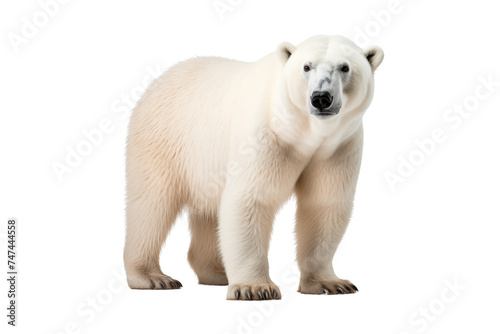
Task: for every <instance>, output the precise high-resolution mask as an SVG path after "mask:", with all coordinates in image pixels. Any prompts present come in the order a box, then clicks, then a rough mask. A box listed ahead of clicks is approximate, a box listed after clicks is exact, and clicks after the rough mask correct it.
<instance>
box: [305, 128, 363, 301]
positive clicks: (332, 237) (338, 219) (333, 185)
mask: <svg viewBox="0 0 500 334" xmlns="http://www.w3.org/2000/svg"><path fill="white" fill-rule="evenodd" d="M361 131H362V130H361V129H360V130H359V131H358V133H357V134H355V135H354V136H353V137H352V138H351V139H349V140H347V141H346V142H344V143H343V144H341V146H340V147H339V148H338V149H337V151H336V152H335V154H334V155H333V156H332V157H330V158H328V159H325V160H316V161H312V162H311V163H310V164H309V165H308V166H307V168H306V169H305V170H304V171H303V173H302V174H301V176H300V178H299V180H298V182H297V185H296V189H295V191H296V195H297V216H296V236H297V262H298V265H299V269H300V272H301V278H300V285H299V289H298V291H299V292H301V293H306V294H323V293H325V292H326V293H328V294H344V293H354V292H356V291H358V289H357V288H356V286H355V285H354V284H352V283H351V282H350V281H348V280H343V279H340V278H338V277H337V275H335V272H334V270H333V265H332V260H333V256H334V254H335V251H336V250H337V247H338V245H339V243H340V240H341V239H342V236H343V235H344V232H345V230H346V228H347V224H348V223H349V219H350V217H351V212H352V208H353V200H354V193H355V189H356V183H357V178H358V173H359V168H360V162H361V151H362V132H361Z"/></svg>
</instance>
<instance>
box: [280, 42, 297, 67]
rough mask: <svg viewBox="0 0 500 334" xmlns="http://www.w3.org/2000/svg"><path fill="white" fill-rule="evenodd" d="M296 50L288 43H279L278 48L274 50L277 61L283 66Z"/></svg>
mask: <svg viewBox="0 0 500 334" xmlns="http://www.w3.org/2000/svg"><path fill="white" fill-rule="evenodd" d="M296 49H297V48H296V47H295V46H294V45H292V44H290V43H288V42H283V43H281V44H280V45H278V48H277V49H276V52H277V53H278V58H279V60H281V62H282V63H283V64H284V63H286V62H287V61H288V58H290V56H291V55H292V53H293V52H294V51H295V50H296Z"/></svg>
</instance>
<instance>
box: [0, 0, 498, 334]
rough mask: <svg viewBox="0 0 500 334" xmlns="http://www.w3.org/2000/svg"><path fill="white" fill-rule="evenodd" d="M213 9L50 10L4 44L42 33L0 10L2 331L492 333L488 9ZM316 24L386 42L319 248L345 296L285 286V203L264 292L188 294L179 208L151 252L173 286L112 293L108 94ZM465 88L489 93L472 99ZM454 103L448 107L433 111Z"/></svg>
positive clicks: (17, 12) (290, 4) (291, 267)
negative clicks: (346, 218)
mask: <svg viewBox="0 0 500 334" xmlns="http://www.w3.org/2000/svg"><path fill="white" fill-rule="evenodd" d="M45 1H47V0H45ZM45 1H43V0H42V2H45ZM226 1H228V3H232V5H231V6H232V7H231V8H232V10H230V11H227V12H225V13H223V15H222V18H223V19H221V17H220V16H219V15H218V13H217V11H216V10H215V9H214V7H213V0H203V1H201V0H199V1H180V0H177V1H168V2H167V1H162V2H160V1H152V0H148V1H144V0H143V1H118V0H114V1H95V0H93V1H89V0H87V1H76V0H74V1H69V2H68V3H67V4H61V5H59V8H58V10H57V12H56V13H54V14H53V17H50V18H49V19H48V20H47V22H45V26H43V27H40V28H38V32H37V33H36V34H33V36H30V38H27V39H26V40H25V42H26V43H24V44H21V45H19V46H18V47H17V48H15V47H13V45H12V43H11V42H10V41H9V36H10V38H12V36H13V34H17V35H22V29H23V26H24V25H26V23H25V22H26V21H24V19H23V18H26V19H27V20H29V21H30V22H33V20H34V19H33V16H35V17H37V18H38V19H39V20H41V21H39V22H38V24H44V22H43V14H41V15H42V16H41V17H38V16H37V15H40V11H42V9H41V6H40V4H39V3H38V2H37V1H34V0H30V1H16V2H13V1H9V2H2V5H1V6H0V22H1V29H2V31H1V37H2V38H1V42H0V47H1V57H2V58H1V62H0V73H1V75H0V78H1V79H0V85H1V87H0V89H1V92H2V95H1V96H2V97H1V99H0V112H1V114H0V115H1V116H0V117H1V119H0V148H1V160H0V169H1V174H0V182H1V183H0V219H1V220H2V221H3V223H2V225H1V226H3V227H2V229H1V231H0V232H1V233H2V234H1V236H2V239H1V245H0V247H1V249H2V250H1V254H4V255H2V260H1V261H0V262H1V263H2V265H1V267H2V272H4V270H5V269H4V268H5V264H4V263H5V262H6V255H5V253H6V251H5V249H6V240H5V231H6V230H5V226H6V221H7V218H8V217H11V216H15V217H17V218H18V220H19V225H20V226H19V230H20V232H19V233H20V237H19V242H18V247H19V248H18V252H19V258H18V260H19V266H20V267H19V271H20V279H19V287H18V288H19V300H18V303H19V310H18V312H19V313H18V316H19V318H18V327H17V328H15V329H12V328H10V326H7V325H6V317H5V313H6V310H5V307H4V305H6V303H7V298H6V291H7V286H6V281H5V280H4V279H2V284H1V285H0V287H1V292H0V295H1V296H2V299H1V305H2V307H1V309H2V310H4V311H2V315H1V317H0V319H2V324H1V327H2V333H3V332H4V329H5V328H8V329H9V333H14V332H18V333H44V334H48V333H129V332H130V333H142V332H146V333H166V332H170V333H282V332H283V333H384V334H385V333H394V334H401V333H411V334H413V333H471V332H479V333H497V332H498V331H499V330H500V324H499V322H498V314H499V311H500V306H499V303H498V300H499V298H500V292H499V281H500V270H499V266H498V262H499V261H498V254H500V244H499V242H498V236H499V231H500V229H499V227H498V225H499V224H500V213H499V211H498V200H499V192H500V190H499V189H500V179H499V175H498V171H499V170H500V160H499V159H498V155H499V149H498V144H499V143H500V141H499V140H500V134H499V133H500V132H499V130H498V129H499V127H500V116H499V113H498V112H499V105H500V87H499V86H498V83H497V86H496V87H493V88H491V87H490V88H491V90H492V92H488V90H487V88H485V87H482V86H481V85H482V84H481V81H480V80H481V79H480V78H481V77H482V78H485V79H487V78H488V77H490V79H491V80H493V81H495V82H499V81H500V71H499V59H500V47H499V44H498V31H500V21H499V20H498V11H497V10H496V8H495V7H493V2H491V1H486V0H476V1H467V2H464V1H462V2H459V1H439V2H437V1H430V0H420V1H410V0H400V2H399V6H397V8H396V9H397V10H396V11H395V10H393V13H392V14H390V17H388V16H387V15H385V16H383V15H382V18H381V17H380V15H379V20H380V22H379V23H377V20H376V18H375V16H376V15H375V16H374V13H384V12H383V11H384V10H385V11H387V9H388V8H391V9H393V7H392V5H390V3H391V2H390V1H389V0H377V1H368V0H366V1H313V0H309V1H284V0H280V1H264V0H253V1H249V0H248V1H247V0H242V1H236V0H232V1H229V0H222V1H221V2H223V3H226ZM464 3H465V4H464ZM381 11H382V12H381ZM40 22H41V23H40ZM360 31H368V33H369V35H368V36H366V37H361V35H360ZM317 34H342V35H345V36H347V37H349V38H351V39H355V40H357V41H358V43H360V44H364V43H366V45H368V44H377V45H380V46H381V47H382V48H383V49H384V51H385V60H384V62H383V63H382V65H381V66H380V68H379V69H378V70H377V73H376V93H375V98H374V100H373V103H372V105H371V107H370V109H369V110H368V112H367V114H366V116H365V119H364V126H365V150H364V157H363V165H362V170H361V175H360V179H359V184H358V191H357V197H356V205H355V210H354V214H353V218H352V221H351V224H350V226H349V229H348V231H347V233H346V236H345V238H344V240H343V242H342V244H341V247H340V249H339V251H338V253H337V255H336V257H335V259H334V266H335V268H336V272H337V273H338V274H339V276H340V277H343V278H347V279H350V280H351V281H352V282H354V283H355V284H356V285H357V286H358V288H359V290H360V292H359V293H357V294H355V295H343V296H310V295H300V294H298V293H297V292H296V289H297V286H298V285H297V280H298V278H297V272H296V263H295V262H294V236H293V224H294V211H295V206H294V202H293V200H292V201H290V202H289V203H287V204H286V205H285V206H284V208H283V210H282V211H281V212H280V214H279V215H278V216H277V218H276V223H275V230H274V234H273V240H272V246H271V251H270V265H271V277H272V278H273V279H274V281H275V282H276V283H277V284H278V285H279V286H280V288H281V291H282V293H283V300H282V301H281V302H280V303H274V304H271V303H269V302H267V303H262V302H253V303H250V302H228V301H226V300H225V295H226V288H225V287H210V286H199V285H197V284H196V283H197V280H196V277H195V275H194V273H193V272H192V270H191V269H190V267H189V265H188V263H187V259H186V253H187V249H188V245H189V232H188V229H187V224H186V216H185V215H184V216H182V217H180V218H179V220H178V222H177V225H176V227H175V229H174V230H173V232H172V233H171V235H170V236H169V238H168V240H167V243H166V246H165V248H164V250H163V253H162V258H161V264H162V267H163V269H164V271H165V273H167V274H169V275H171V276H173V277H174V278H176V279H179V280H180V281H181V282H182V283H183V285H184V288H182V289H181V290H178V291H133V290H130V289H128V288H125V287H123V285H122V284H121V283H120V281H119V280H116V278H115V277H116V276H120V275H123V263H122V249H123V241H124V227H125V224H124V196H125V192H124V189H125V177H124V151H125V147H124V143H125V138H126V130H127V123H128V115H129V112H130V107H127V105H126V102H124V101H125V99H126V95H130V94H135V93H137V92H140V90H141V84H142V82H143V80H148V75H149V72H151V71H153V72H155V71H158V69H161V70H164V69H166V68H168V67H169V66H171V65H173V64H174V63H176V62H178V61H181V60H184V59H186V58H189V57H192V56H196V55H200V56H202V55H217V56H222V57H229V58H235V59H240V60H246V61H254V60H257V59H258V58H260V57H262V56H264V55H266V54H268V53H269V52H272V51H273V50H274V49H275V47H276V46H277V45H278V44H279V43H280V42H282V41H284V40H287V41H289V42H292V43H299V42H301V41H302V40H304V39H305V38H307V37H309V36H312V35H317ZM363 46H365V45H363ZM16 49H17V50H16ZM478 87H479V88H478ZM476 89H479V92H480V93H482V94H483V95H484V94H486V93H489V96H487V97H484V96H483V98H482V99H481V100H479V99H477V98H475V97H474V94H475V92H476ZM475 102H477V105H474V103H475ZM464 103H469V105H468V108H469V109H471V110H472V111H471V112H470V113H469V115H468V117H467V118H464V119H463V120H461V121H460V120H455V121H453V122H451V121H448V122H447V121H446V120H445V119H444V118H443V117H445V116H446V115H448V116H452V114H447V113H448V111H447V110H449V108H454V106H455V105H458V106H460V105H463V104H464ZM116 111H120V112H118V113H117V112H116ZM453 115H454V117H456V114H453ZM104 119H109V120H110V121H111V122H112V130H110V131H108V133H107V134H104V136H103V139H102V142H100V143H98V144H96V145H93V147H92V152H91V153H90V154H88V155H87V156H85V157H83V159H82V161H81V162H79V164H78V165H77V166H76V167H75V168H72V171H71V172H67V173H65V174H64V175H63V176H62V179H61V180H59V179H58V177H57V175H56V173H55V172H54V170H53V164H54V162H58V163H62V164H65V159H66V156H67V154H68V147H69V149H76V147H77V145H79V144H81V143H82V141H85V140H86V138H85V136H84V134H83V132H84V131H91V130H93V129H96V128H98V127H99V124H100V122H101V121H102V120H104ZM459 122H460V123H459ZM438 128H440V129H442V131H443V133H444V135H445V138H446V140H444V142H442V143H438V144H435V147H434V149H433V150H432V152H430V153H429V152H428V155H425V157H424V156H423V155H422V154H423V153H418V146H417V144H416V143H415V141H419V140H420V141H421V140H425V139H428V138H431V136H432V133H433V131H435V130H436V129H438ZM429 147H430V146H429ZM415 152H416V153H415ZM410 156H411V157H413V159H414V160H415V159H417V162H418V163H420V165H419V166H416V167H414V170H413V171H412V173H410V172H408V171H407V172H408V173H407V174H405V177H404V178H403V180H404V182H403V183H398V184H396V186H395V187H394V189H391V187H390V186H389V184H388V182H387V180H386V175H387V173H388V172H392V173H398V166H399V164H400V160H399V158H400V157H402V158H404V159H410ZM419 157H420V158H422V157H424V158H423V159H421V161H419V160H418V158H419ZM407 167H408V166H407ZM4 252H5V253H4ZM2 277H4V276H3V275H2ZM456 284H458V285H459V287H458V288H455V290H450V289H449V287H448V286H449V285H456ZM93 299H95V300H97V301H96V305H94V307H95V308H96V309H93V308H92V306H91V303H92V300H93ZM426 312H427V315H424V314H425V313H426Z"/></svg>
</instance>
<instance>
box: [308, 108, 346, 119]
mask: <svg viewBox="0 0 500 334" xmlns="http://www.w3.org/2000/svg"><path fill="white" fill-rule="evenodd" d="M339 111H340V110H336V111H327V110H322V111H313V112H312V113H311V115H314V116H315V117H317V118H318V119H329V118H332V117H333V116H336V115H338V113H339Z"/></svg>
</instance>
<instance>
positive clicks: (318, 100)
mask: <svg viewBox="0 0 500 334" xmlns="http://www.w3.org/2000/svg"><path fill="white" fill-rule="evenodd" d="M332 101H333V98H332V95H331V94H330V93H328V92H318V91H316V92H313V93H312V95H311V104H312V105H313V107H314V108H317V109H319V110H323V109H326V108H328V107H329V106H331V104H332Z"/></svg>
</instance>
